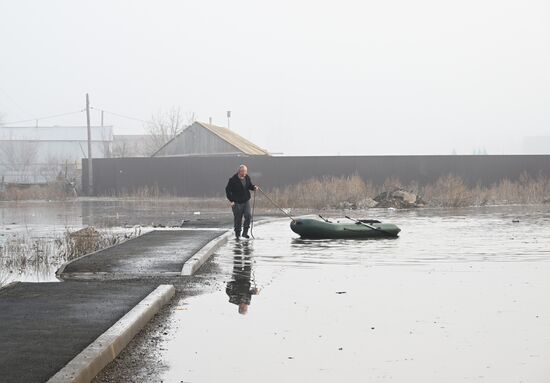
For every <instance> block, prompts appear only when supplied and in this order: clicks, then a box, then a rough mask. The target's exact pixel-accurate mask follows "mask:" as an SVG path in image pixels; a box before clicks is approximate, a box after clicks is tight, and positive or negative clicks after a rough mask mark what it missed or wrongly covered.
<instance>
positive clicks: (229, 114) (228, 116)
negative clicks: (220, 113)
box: [227, 110, 231, 129]
mask: <svg viewBox="0 0 550 383" xmlns="http://www.w3.org/2000/svg"><path fill="white" fill-rule="evenodd" d="M230 119H231V111H230V110H228V111H227V129H231V127H230V126H229V120H230Z"/></svg>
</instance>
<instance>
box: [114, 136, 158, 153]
mask: <svg viewBox="0 0 550 383" xmlns="http://www.w3.org/2000/svg"><path fill="white" fill-rule="evenodd" d="M149 139H150V135H147V134H115V135H114V136H113V145H112V150H111V156H112V157H145V156H147V157H148V156H149V155H150V154H151V153H148V151H147V140H149Z"/></svg>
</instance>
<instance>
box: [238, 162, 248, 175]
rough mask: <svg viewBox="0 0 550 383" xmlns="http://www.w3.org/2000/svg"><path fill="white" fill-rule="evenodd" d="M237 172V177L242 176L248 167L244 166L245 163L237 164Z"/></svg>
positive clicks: (246, 172) (245, 173)
mask: <svg viewBox="0 0 550 383" xmlns="http://www.w3.org/2000/svg"><path fill="white" fill-rule="evenodd" d="M237 174H238V175H239V177H241V178H244V177H245V176H246V175H247V174H248V168H247V167H246V165H239V169H238V170H237Z"/></svg>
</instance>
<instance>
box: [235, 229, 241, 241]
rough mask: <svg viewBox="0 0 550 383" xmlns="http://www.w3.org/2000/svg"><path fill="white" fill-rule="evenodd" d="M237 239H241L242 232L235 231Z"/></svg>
mask: <svg viewBox="0 0 550 383" xmlns="http://www.w3.org/2000/svg"><path fill="white" fill-rule="evenodd" d="M235 239H237V240H238V239H241V231H240V230H235Z"/></svg>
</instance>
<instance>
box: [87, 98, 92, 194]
mask: <svg viewBox="0 0 550 383" xmlns="http://www.w3.org/2000/svg"><path fill="white" fill-rule="evenodd" d="M86 126H87V128H88V195H93V194H94V183H93V181H94V176H93V167H92V128H91V126H90V97H88V93H86Z"/></svg>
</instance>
